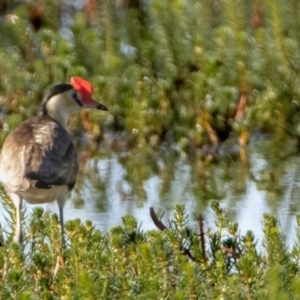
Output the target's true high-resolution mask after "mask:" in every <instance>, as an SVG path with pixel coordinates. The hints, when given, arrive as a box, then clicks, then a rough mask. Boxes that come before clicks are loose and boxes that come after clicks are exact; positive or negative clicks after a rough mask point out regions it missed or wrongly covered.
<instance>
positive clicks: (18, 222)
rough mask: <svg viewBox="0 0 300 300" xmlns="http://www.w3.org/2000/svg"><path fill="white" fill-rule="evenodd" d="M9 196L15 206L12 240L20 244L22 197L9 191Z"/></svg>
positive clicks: (21, 238) (21, 235)
mask: <svg viewBox="0 0 300 300" xmlns="http://www.w3.org/2000/svg"><path fill="white" fill-rule="evenodd" d="M10 198H11V199H12V201H13V202H14V205H15V207H16V227H15V236H14V242H16V243H19V244H21V243H22V240H23V234H22V216H21V213H22V212H21V211H22V204H23V201H22V197H21V196H20V195H18V194H15V193H10Z"/></svg>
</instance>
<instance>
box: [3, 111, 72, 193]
mask: <svg viewBox="0 0 300 300" xmlns="http://www.w3.org/2000/svg"><path fill="white" fill-rule="evenodd" d="M77 173H78V160H77V155H76V151H75V148H74V145H73V143H72V141H71V138H70V136H69V134H68V132H67V131H66V130H65V129H64V128H63V127H62V126H61V125H60V124H59V123H57V122H56V121H54V120H52V119H51V118H50V117H49V118H48V117H45V116H44V117H35V118H33V119H30V120H27V121H25V122H24V123H22V124H21V125H20V126H19V127H17V128H16V129H15V130H14V131H12V132H11V133H10V134H9V135H8V137H7V139H6V140H5V142H4V145H3V148H2V151H1V155H0V180H1V181H2V182H3V184H4V187H5V188H6V189H7V190H8V191H11V192H15V191H18V190H22V191H25V190H27V189H28V188H29V187H30V186H32V185H33V184H34V185H35V186H36V187H40V188H50V187H51V185H68V186H69V188H70V189H71V188H72V187H73V186H74V184H75V180H76V176H77Z"/></svg>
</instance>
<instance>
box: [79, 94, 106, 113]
mask: <svg viewBox="0 0 300 300" xmlns="http://www.w3.org/2000/svg"><path fill="white" fill-rule="evenodd" d="M81 103H82V106H83V107H86V108H88V107H90V108H97V109H101V110H108V108H107V107H106V106H105V105H103V104H101V103H99V102H97V101H95V100H94V99H93V98H92V97H91V95H88V94H83V95H82V101H81Z"/></svg>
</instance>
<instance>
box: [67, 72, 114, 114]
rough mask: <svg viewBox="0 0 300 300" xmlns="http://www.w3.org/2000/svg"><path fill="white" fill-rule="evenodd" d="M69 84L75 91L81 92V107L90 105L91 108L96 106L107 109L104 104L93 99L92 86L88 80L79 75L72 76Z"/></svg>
mask: <svg viewBox="0 0 300 300" xmlns="http://www.w3.org/2000/svg"><path fill="white" fill-rule="evenodd" d="M71 84H72V85H73V87H74V88H75V89H76V90H77V91H79V92H80V93H81V95H82V101H81V103H82V106H83V107H91V108H97V109H101V110H108V108H107V107H106V106H105V105H103V104H101V103H99V102H97V101H95V100H94V99H93V98H92V93H93V86H92V85H91V83H90V82H88V81H87V80H85V79H83V78H80V77H72V78H71Z"/></svg>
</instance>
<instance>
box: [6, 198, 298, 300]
mask: <svg viewBox="0 0 300 300" xmlns="http://www.w3.org/2000/svg"><path fill="white" fill-rule="evenodd" d="M211 207H212V209H213V211H214V214H215V227H214V228H213V229H207V228H205V218H204V219H203V216H201V215H198V216H195V218H196V220H197V223H198V225H199V229H197V230H194V229H193V228H191V227H190V226H189V225H188V216H187V215H186V214H185V208H184V206H183V205H176V207H175V209H174V216H173V218H172V220H169V227H168V228H164V224H163V223H162V221H161V220H157V219H156V220H155V218H154V220H155V221H156V224H157V225H158V227H159V228H160V230H150V231H147V232H143V231H142V230H140V229H139V226H138V224H137V222H136V220H135V219H134V218H133V217H131V216H125V217H124V218H123V223H122V225H120V226H116V227H113V228H111V230H110V231H109V232H103V231H100V230H96V229H95V228H94V227H93V226H92V224H91V222H89V221H88V222H86V223H85V224H82V223H81V222H80V220H73V221H69V222H67V223H66V229H67V233H66V235H67V246H66V249H65V250H64V251H63V252H62V251H61V246H60V241H61V240H60V234H59V232H60V231H59V228H58V226H59V223H58V219H57V217H56V215H47V214H44V212H43V210H42V209H40V208H37V209H35V210H34V211H33V213H32V215H31V216H30V218H29V220H28V223H27V225H28V226H27V227H28V228H26V230H27V236H26V238H25V243H24V245H23V246H19V245H16V244H14V243H12V242H11V235H12V232H9V233H5V231H4V230H1V232H2V243H3V244H2V246H1V248H0V253H1V254H0V255H1V256H0V275H1V278H2V280H1V281H0V298H1V299H291V298H293V299H299V298H300V280H299V278H298V275H299V258H300V217H298V219H297V220H298V223H297V234H298V236H297V240H296V241H295V245H294V246H293V247H292V248H291V249H288V248H287V247H286V246H285V240H284V235H283V234H282V232H281V231H280V228H279V227H278V225H277V222H276V220H275V219H274V218H273V217H272V216H269V215H264V216H263V226H264V228H263V231H264V239H263V248H262V249H261V251H259V250H258V246H257V244H256V241H255V236H254V234H253V232H251V231H248V232H246V234H245V235H241V234H240V233H239V230H238V224H236V223H231V222H229V221H228V219H227V217H226V213H225V211H224V210H223V209H222V208H221V207H220V206H219V204H218V203H217V202H214V203H213V204H212V206H211ZM154 216H155V214H154ZM157 221H158V222H157ZM203 222H204V228H203Z"/></svg>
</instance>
